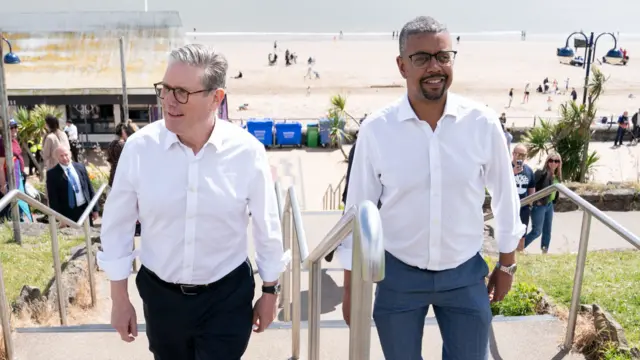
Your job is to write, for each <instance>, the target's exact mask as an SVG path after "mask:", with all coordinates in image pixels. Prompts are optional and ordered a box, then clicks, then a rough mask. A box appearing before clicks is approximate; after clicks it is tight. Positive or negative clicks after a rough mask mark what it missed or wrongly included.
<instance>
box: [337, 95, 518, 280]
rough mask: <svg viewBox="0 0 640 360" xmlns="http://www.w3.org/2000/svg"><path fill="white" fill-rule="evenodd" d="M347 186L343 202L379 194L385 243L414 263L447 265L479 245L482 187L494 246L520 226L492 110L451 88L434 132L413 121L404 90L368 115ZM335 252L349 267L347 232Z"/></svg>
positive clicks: (513, 242) (513, 238)
mask: <svg viewBox="0 0 640 360" xmlns="http://www.w3.org/2000/svg"><path fill="white" fill-rule="evenodd" d="M348 186H349V191H348V194H347V203H346V208H347V209H348V208H349V207H351V206H352V205H355V204H359V203H361V202H362V201H364V200H370V201H372V202H373V203H374V204H376V203H378V200H380V201H381V203H382V207H381V209H380V217H381V220H382V228H383V232H384V247H385V249H386V250H387V251H388V252H389V253H391V254H392V255H393V256H395V257H396V258H398V259H399V260H401V261H402V262H404V263H406V264H408V265H411V266H415V267H418V268H420V269H428V270H434V271H439V270H446V269H452V268H455V267H457V266H459V265H461V264H463V263H464V262H466V261H467V260H469V259H471V258H472V257H473V256H474V255H475V254H477V253H478V251H480V250H481V248H482V243H483V238H484V236H483V235H484V231H483V230H484V217H483V211H482V205H483V203H484V200H485V187H486V189H488V190H489V193H490V194H491V196H492V200H491V208H492V209H493V212H494V214H495V219H496V224H497V226H496V231H495V236H496V240H497V242H498V246H499V251H500V252H502V253H510V252H512V251H514V250H515V249H516V247H517V245H518V241H519V240H520V238H521V237H522V235H523V234H524V232H525V227H524V225H522V223H521V221H520V216H519V210H520V200H519V198H518V193H517V191H516V187H515V183H514V181H513V169H512V166H511V159H510V157H509V152H508V150H507V144H506V142H505V141H504V134H503V132H502V128H501V126H500V121H499V120H498V116H497V114H496V113H495V112H493V111H491V110H490V109H489V108H488V107H486V106H485V105H482V104H477V103H475V102H473V101H471V100H468V99H465V98H462V97H460V96H457V95H455V94H452V93H449V94H448V96H447V104H446V106H445V110H444V114H443V116H442V118H441V119H440V120H439V121H438V124H437V126H436V129H435V131H434V130H432V129H431V127H430V126H429V124H427V122H425V121H420V120H418V118H417V116H416V114H415V112H414V111H413V109H412V107H411V105H410V104H409V99H408V98H407V96H406V95H405V96H403V97H402V98H401V99H399V100H398V101H397V102H395V103H394V104H392V105H390V106H388V107H386V108H384V109H382V110H381V111H379V112H377V113H375V114H372V115H370V116H369V117H368V118H367V119H366V120H365V121H364V123H363V124H362V126H361V128H360V132H359V135H358V143H357V146H356V151H355V157H354V159H353V165H352V168H351V175H350V177H349V185H348ZM337 256H338V257H339V259H340V261H341V263H342V264H343V266H344V267H345V268H346V269H351V256H352V244H351V238H348V239H346V240H345V241H344V242H343V244H342V245H341V246H340V247H338V250H337Z"/></svg>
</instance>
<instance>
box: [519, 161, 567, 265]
mask: <svg viewBox="0 0 640 360" xmlns="http://www.w3.org/2000/svg"><path fill="white" fill-rule="evenodd" d="M534 177H535V182H536V185H535V192H538V191H540V190H542V189H544V188H546V187H549V186H551V185H553V184H557V183H560V182H562V158H561V157H560V155H558V154H557V153H551V154H549V156H547V160H546V161H545V162H544V168H542V169H540V170H537V171H536V172H535V174H534ZM558 197H559V196H558V192H557V191H554V192H553V193H552V194H551V195H549V196H547V197H545V198H544V199H540V200H538V201H536V202H535V203H534V204H533V208H532V209H531V231H530V232H529V233H528V234H527V235H525V237H524V247H525V248H527V247H528V246H529V245H531V243H532V242H533V241H534V240H535V239H537V238H538V237H540V235H542V241H541V243H540V249H541V250H542V253H543V254H546V253H547V252H548V251H549V245H551V226H552V225H553V206H554V205H555V203H556V202H557V201H558Z"/></svg>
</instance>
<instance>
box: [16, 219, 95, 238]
mask: <svg viewBox="0 0 640 360" xmlns="http://www.w3.org/2000/svg"><path fill="white" fill-rule="evenodd" d="M8 224H9V225H10V224H11V222H8ZM89 231H90V233H89V234H90V236H91V238H92V239H93V238H95V237H100V229H97V228H89ZM20 233H21V234H22V236H28V237H40V236H42V235H45V234H47V235H48V234H49V224H44V223H40V222H33V223H24V222H23V223H20ZM58 235H63V236H66V237H84V230H83V229H73V228H70V227H64V228H60V229H58Z"/></svg>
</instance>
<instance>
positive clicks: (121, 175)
mask: <svg viewBox="0 0 640 360" xmlns="http://www.w3.org/2000/svg"><path fill="white" fill-rule="evenodd" d="M137 157H138V156H137V154H136V152H135V144H134V143H128V144H127V145H126V146H125V147H124V150H123V151H122V155H121V156H120V161H119V162H118V167H117V168H116V174H115V180H114V182H113V187H112V188H111V192H110V193H109V195H108V196H107V201H106V203H105V205H104V212H103V214H102V228H101V231H100V240H101V242H102V251H100V252H98V254H97V260H98V266H100V268H101V269H103V270H104V271H105V273H106V274H107V277H108V278H109V280H112V281H118V280H124V279H126V278H128V277H129V275H130V274H131V271H132V265H133V259H134V258H135V254H134V251H133V241H134V234H135V227H136V221H137V219H138V196H137V192H136V188H135V183H134V181H133V179H135V177H136V174H137V165H136V162H137Z"/></svg>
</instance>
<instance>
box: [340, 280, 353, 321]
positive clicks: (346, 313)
mask: <svg viewBox="0 0 640 360" xmlns="http://www.w3.org/2000/svg"><path fill="white" fill-rule="evenodd" d="M342 318H343V319H344V322H346V323H347V326H349V325H351V289H347V288H345V289H344V293H343V294H342Z"/></svg>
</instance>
